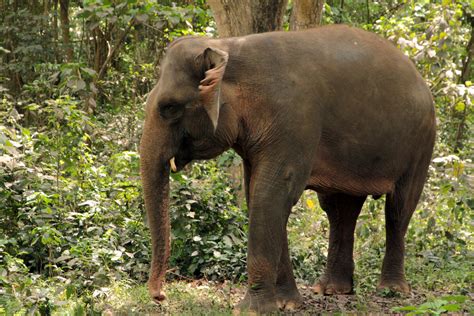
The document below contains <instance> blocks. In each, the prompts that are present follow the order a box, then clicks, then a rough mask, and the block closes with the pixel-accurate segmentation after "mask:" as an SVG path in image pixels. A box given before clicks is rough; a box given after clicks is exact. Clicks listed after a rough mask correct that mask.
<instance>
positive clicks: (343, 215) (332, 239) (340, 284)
mask: <svg viewBox="0 0 474 316" xmlns="http://www.w3.org/2000/svg"><path fill="white" fill-rule="evenodd" d="M318 198H319V202H320V205H321V207H322V209H323V210H324V211H325V212H326V213H327V215H328V218H329V224H330V232H329V252H328V259H327V265H326V271H325V273H324V275H323V276H322V277H321V279H320V280H319V282H318V283H316V284H315V286H314V288H313V290H314V292H316V293H318V294H327V295H332V294H350V293H352V290H353V289H352V287H353V274H354V261H353V258H352V252H353V249H354V229H355V225H356V221H357V217H358V216H359V213H360V210H361V208H362V205H363V204H364V201H365V199H366V196H351V195H347V194H339V193H338V194H321V193H318Z"/></svg>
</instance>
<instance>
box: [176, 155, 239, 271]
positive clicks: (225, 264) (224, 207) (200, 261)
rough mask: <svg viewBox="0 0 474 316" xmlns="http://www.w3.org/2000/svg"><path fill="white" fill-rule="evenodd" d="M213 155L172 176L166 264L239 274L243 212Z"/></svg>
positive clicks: (182, 267)
mask: <svg viewBox="0 0 474 316" xmlns="http://www.w3.org/2000/svg"><path fill="white" fill-rule="evenodd" d="M228 177H229V175H228V174H227V173H226V172H223V171H222V169H220V168H219V167H218V165H217V162H216V161H212V162H209V163H199V164H198V163H195V164H194V165H193V166H192V168H191V170H190V172H189V173H187V175H184V174H178V175H174V176H173V180H174V181H173V185H172V188H173V190H172V194H171V199H172V201H173V205H172V206H171V221H172V251H171V265H172V266H175V267H176V269H177V270H178V271H180V274H185V275H190V276H195V277H203V276H204V277H206V278H208V279H211V280H213V279H221V280H223V279H232V280H239V279H241V278H242V277H244V276H245V275H246V272H245V258H246V230H247V216H246V214H245V213H244V212H242V210H241V209H240V208H239V207H238V206H237V200H236V189H235V188H233V187H232V186H231V185H230V183H229V181H228V180H227V179H228Z"/></svg>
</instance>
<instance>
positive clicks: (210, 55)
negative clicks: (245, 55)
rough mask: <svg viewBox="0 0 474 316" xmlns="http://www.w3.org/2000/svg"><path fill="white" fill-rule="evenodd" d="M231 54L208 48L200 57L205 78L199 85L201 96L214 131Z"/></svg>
mask: <svg viewBox="0 0 474 316" xmlns="http://www.w3.org/2000/svg"><path fill="white" fill-rule="evenodd" d="M228 59H229V54H228V53H227V52H224V51H223V50H220V49H217V48H210V47H208V48H206V49H205V50H204V52H203V53H202V54H201V55H199V56H198V58H197V60H198V61H199V62H200V63H202V67H203V68H202V69H203V70H204V74H205V77H204V79H202V80H201V82H200V84H199V96H200V99H201V102H202V105H203V107H204V109H205V110H206V112H207V114H208V115H209V118H210V119H211V121H212V125H213V126H214V130H215V129H216V128H217V121H218V120H219V109H220V93H221V82H222V78H223V77H224V72H225V67H226V66H227V60H228Z"/></svg>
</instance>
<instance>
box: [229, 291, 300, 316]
mask: <svg viewBox="0 0 474 316" xmlns="http://www.w3.org/2000/svg"><path fill="white" fill-rule="evenodd" d="M276 292H277V294H276V295H274V296H272V295H265V294H263V293H262V294H259V293H252V294H250V293H249V292H247V294H245V297H244V299H243V300H242V301H240V303H239V304H237V305H236V306H235V308H234V315H240V314H243V315H249V314H250V315H251V314H255V313H256V314H266V313H272V312H277V311H279V310H283V311H294V310H296V309H297V308H298V307H299V306H300V305H301V304H302V303H303V297H302V296H301V295H300V293H299V292H298V290H297V289H294V290H287V289H285V288H283V287H280V288H278V289H277V291H276Z"/></svg>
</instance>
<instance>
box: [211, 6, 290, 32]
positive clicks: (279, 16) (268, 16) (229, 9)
mask: <svg viewBox="0 0 474 316" xmlns="http://www.w3.org/2000/svg"><path fill="white" fill-rule="evenodd" d="M287 3H288V0H261V1H253V0H242V1H234V0H208V4H209V6H210V7H211V9H212V12H213V13H214V19H215V20H216V24H217V30H218V32H219V36H220V37H229V36H242V35H247V34H253V33H261V32H268V31H276V30H281V28H282V24H283V16H284V14H285V10H286V5H287Z"/></svg>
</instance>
